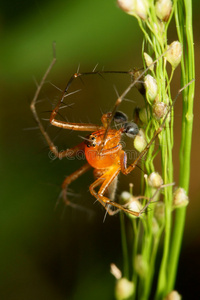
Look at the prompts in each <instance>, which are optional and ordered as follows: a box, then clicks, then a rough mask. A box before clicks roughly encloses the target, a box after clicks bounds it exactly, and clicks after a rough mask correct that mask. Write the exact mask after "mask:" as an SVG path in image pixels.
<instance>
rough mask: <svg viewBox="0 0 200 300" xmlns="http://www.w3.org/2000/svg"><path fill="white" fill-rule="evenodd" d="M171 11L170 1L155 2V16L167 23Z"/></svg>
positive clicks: (159, 0) (160, 0)
mask: <svg viewBox="0 0 200 300" xmlns="http://www.w3.org/2000/svg"><path fill="white" fill-rule="evenodd" d="M171 10H172V1H171V0H158V1H157V2H156V15H157V17H158V18H159V19H160V20H162V21H164V22H167V21H168V19H169V17H170V14H171Z"/></svg>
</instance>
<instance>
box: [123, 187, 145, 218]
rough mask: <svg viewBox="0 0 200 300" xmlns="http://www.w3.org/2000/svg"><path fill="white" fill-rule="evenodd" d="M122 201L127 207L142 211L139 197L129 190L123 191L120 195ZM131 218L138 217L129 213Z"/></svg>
mask: <svg viewBox="0 0 200 300" xmlns="http://www.w3.org/2000/svg"><path fill="white" fill-rule="evenodd" d="M120 202H121V203H123V204H126V205H127V208H128V209H129V210H131V211H134V212H140V211H141V209H142V204H141V203H140V201H139V200H138V198H137V197H134V196H133V195H131V194H130V193H129V192H122V193H121V196H120ZM128 216H129V217H130V218H137V217H135V216H134V215H131V214H129V215H128Z"/></svg>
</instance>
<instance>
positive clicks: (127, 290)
mask: <svg viewBox="0 0 200 300" xmlns="http://www.w3.org/2000/svg"><path fill="white" fill-rule="evenodd" d="M134 290H135V286H134V283H133V282H131V281H129V280H128V279H126V278H120V279H119V280H117V282H116V286H115V296H116V299H117V300H123V299H127V298H129V297H131V296H132V295H133V293H134Z"/></svg>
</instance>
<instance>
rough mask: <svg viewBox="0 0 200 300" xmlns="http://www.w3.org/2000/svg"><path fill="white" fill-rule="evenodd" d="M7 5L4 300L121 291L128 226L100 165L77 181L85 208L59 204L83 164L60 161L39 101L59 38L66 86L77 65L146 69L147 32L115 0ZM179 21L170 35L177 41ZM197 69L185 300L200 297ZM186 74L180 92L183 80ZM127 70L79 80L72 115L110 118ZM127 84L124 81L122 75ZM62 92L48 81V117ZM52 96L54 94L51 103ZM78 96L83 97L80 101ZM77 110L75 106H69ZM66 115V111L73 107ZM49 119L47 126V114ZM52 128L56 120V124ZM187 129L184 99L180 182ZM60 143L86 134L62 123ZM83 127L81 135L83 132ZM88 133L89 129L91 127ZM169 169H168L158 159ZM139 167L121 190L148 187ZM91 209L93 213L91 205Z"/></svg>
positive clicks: (56, 80) (57, 78)
mask: <svg viewBox="0 0 200 300" xmlns="http://www.w3.org/2000/svg"><path fill="white" fill-rule="evenodd" d="M193 2H194V7H195V8H196V7H197V5H198V2H197V1H193ZM1 6H2V7H1V12H0V24H1V26H0V28H1V29H0V34H1V41H0V44H1V46H0V58H1V59H0V60H1V63H0V84H1V109H0V111H1V127H0V134H1V147H0V152H1V175H0V176H1V178H0V180H1V189H0V195H1V200H0V201H1V206H0V207H1V208H0V232H1V238H0V241H1V246H0V257H1V267H0V285H1V288H0V293H1V299H9V300H10V299H44V298H47V299H94V295H95V299H102V298H103V299H113V289H114V283H115V280H114V278H113V277H112V275H110V273H109V268H110V263H112V262H114V263H116V264H117V265H118V266H119V267H120V268H121V267H122V259H121V246H120V227H119V219H118V216H117V217H113V218H111V217H107V218H106V220H105V222H103V218H104V211H103V210H102V209H101V207H100V206H99V205H98V204H97V203H96V204H93V203H94V199H93V198H92V197H91V196H90V194H89V192H88V187H89V184H90V183H91V182H92V180H93V178H92V173H91V172H89V173H88V175H85V176H83V177H81V178H80V179H79V180H78V181H77V182H75V183H74V184H73V185H72V186H71V188H72V190H73V192H74V193H75V195H72V197H73V198H74V199H75V201H77V202H78V203H79V204H80V205H81V206H82V207H87V208H88V209H89V212H88V211H86V209H83V210H77V211H75V210H72V209H70V208H66V209H65V208H64V206H63V204H62V202H60V203H59V204H58V206H57V207H56V208H55V204H56V201H57V199H58V195H59V192H60V184H61V183H62V181H63V179H64V178H65V176H66V175H68V174H70V173H71V172H73V171H75V170H76V169H77V168H78V167H80V165H81V164H82V162H80V161H67V160H63V161H59V160H55V161H54V162H52V161H51V160H50V159H49V157H48V152H49V151H48V148H47V147H46V144H45V142H44V140H43V137H42V136H41V134H40V133H39V131H38V130H28V129H29V128H31V127H34V126H35V122H34V119H33V117H32V114H31V111H30V108H29V104H30V101H31V99H32V97H33V95H34V92H35V89H36V85H35V81H34V79H33V78H36V80H37V81H39V80H40V79H41V77H42V76H43V74H44V72H45V70H46V68H47V66H48V65H49V64H50V62H51V59H52V43H53V41H56V52H57V54H56V55H57V60H58V61H57V64H56V66H55V68H54V69H53V70H52V72H51V74H50V75H49V80H50V81H51V82H52V83H53V84H55V85H56V86H57V87H59V88H61V89H63V88H64V87H65V85H66V83H67V80H68V79H69V77H70V76H71V75H72V74H73V73H74V72H76V70H77V67H78V65H79V63H80V67H81V71H91V70H92V69H93V68H94V66H95V65H96V64H97V63H99V68H100V69H101V68H102V67H105V69H106V70H129V69H131V68H133V67H141V66H142V59H141V43H142V35H141V32H140V29H139V27H138V25H137V22H136V20H135V19H134V18H132V17H130V16H128V15H126V14H125V13H123V12H122V11H120V9H118V7H117V5H116V3H115V1H114V0H110V1H106V0H101V1H92V0H85V1H78V0H76V1H65V2H64V1H60V0H58V1H56V2H54V1H49V0H46V1H42V2H39V1H28V2H27V1H22V0H19V1H7V2H5V1H4V3H3V4H1ZM198 28H199V16H198V9H196V10H194V33H195V45H194V46H195V52H196V66H197V67H198V63H199V59H200V57H199V30H198ZM173 32H174V30H173V25H171V27H170V30H169V43H171V42H172V41H173V40H175V39H176V36H174V35H173ZM197 67H196V101H195V120H194V135H193V148H192V159H191V184H190V204H189V206H188V211H187V219H186V228H185V234H184V241H183V249H182V253H181V259H180V268H179V274H178V279H177V285H176V288H177V290H178V291H179V292H180V293H181V294H182V295H183V296H184V297H183V298H184V299H198V296H197V295H198V294H199V267H200V265H199V255H198V254H199V249H200V240H199V232H200V230H199V228H200V222H199V207H200V204H199V195H200V192H199V175H198V174H199V167H200V158H199V109H200V107H199V101H198V94H199V90H198V89H199V87H198V86H199V84H198V82H199V70H198V68H197ZM179 75H180V74H179V71H177V72H176V75H175V79H174V84H173V92H172V93H173V95H175V94H176V93H177V90H178V88H179ZM127 80H130V79H127V78H124V77H123V78H120V79H116V78H110V77H109V78H108V79H107V78H106V80H105V81H104V80H101V78H91V79H86V80H84V85H83V84H82V83H81V82H76V83H75V85H74V89H78V88H81V89H82V91H81V92H82V93H81V95H84V93H85V95H86V98H84V97H85V96H81V97H82V98H81V97H80V98H79V97H77V98H73V97H72V98H71V99H70V100H69V101H70V102H71V103H75V105H73V107H72V108H71V109H70V113H69V110H68V111H66V113H68V114H70V120H72V121H78V122H79V121H83V122H87V121H88V119H89V120H90V121H92V122H94V123H99V122H100V116H101V111H103V112H106V111H109V110H110V109H111V108H112V105H113V104H114V101H115V99H116V94H115V91H114V88H113V83H114V84H115V85H116V87H117V89H118V91H119V92H120V91H123V89H124V87H126V86H127V82H128V83H129V82H130V81H127ZM121 82H122V83H121ZM58 95H59V91H57V90H56V89H55V88H53V87H52V86H50V85H49V86H48V85H45V87H44V92H43V94H42V96H41V99H42V98H44V99H47V100H45V101H44V102H41V105H40V104H38V110H39V112H40V117H41V118H44V119H45V118H46V119H47V118H48V117H49V113H48V112H46V113H45V111H47V110H50V109H51V108H52V107H51V102H50V101H53V100H54V102H53V103H55V99H57V97H58ZM130 98H131V99H134V100H135V103H131V102H124V104H123V105H122V107H121V109H122V110H123V111H125V112H126V113H128V115H129V117H130V118H132V112H133V109H134V107H135V106H136V105H140V104H141V103H142V102H141V97H140V95H138V93H137V91H136V92H133V95H132V96H131V95H130ZM49 100H50V101H49ZM75 100H76V101H75ZM68 109H69V108H68ZM63 114H64V112H63ZM44 124H46V126H48V125H47V122H46V123H45V121H44ZM49 130H50V132H51V130H52V128H50V129H49ZM180 130H181V100H180V99H179V101H178V102H177V103H176V107H175V147H174V157H175V158H174V162H175V165H174V169H175V181H176V182H178V178H179V173H178V168H179V164H178V149H179V145H180V138H181V137H180ZM51 134H52V136H53V137H56V142H58V145H59V146H60V149H65V148H67V147H70V146H73V145H75V144H76V143H79V142H80V137H77V133H75V134H73V133H72V134H71V133H70V132H66V131H65V132H61V133H60V132H58V131H52V133H51ZM78 134H79V133H78ZM82 135H84V134H82ZM158 168H159V167H158ZM140 175H141V171H140V170H139V169H138V170H136V171H135V172H133V174H132V175H131V176H128V177H125V176H121V177H120V183H119V186H118V191H117V193H118V194H120V193H121V192H122V191H123V190H127V189H128V182H133V183H134V193H135V194H138V193H139V188H138V187H139V180H138V179H137V178H139V177H140ZM91 211H93V212H92V213H91Z"/></svg>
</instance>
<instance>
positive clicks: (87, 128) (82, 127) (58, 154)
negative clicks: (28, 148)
mask: <svg viewBox="0 0 200 300" xmlns="http://www.w3.org/2000/svg"><path fill="white" fill-rule="evenodd" d="M55 63H56V57H55V49H54V57H53V60H52V62H51V64H50V65H49V67H48V68H47V70H46V72H45V74H44V76H43V77H42V80H41V82H40V84H39V85H38V87H37V90H36V92H35V95H34V97H33V100H32V102H31V105H30V108H31V110H32V113H33V116H34V118H35V120H36V122H37V124H38V127H39V129H40V131H41V133H42V135H43V136H44V138H45V140H46V142H47V144H48V145H49V148H50V150H51V151H52V152H53V154H54V155H55V156H56V157H58V158H60V159H62V158H63V157H71V156H74V155H75V154H76V153H77V151H79V150H83V149H84V143H81V144H79V145H78V146H75V147H74V148H71V149H67V150H65V151H60V152H59V151H58V149H57V147H56V146H55V144H54V143H53V141H52V139H51V138H50V136H49V135H48V133H47V132H46V130H45V128H44V126H43V124H42V122H41V120H40V118H39V116H38V113H37V110H36V103H37V99H38V96H39V94H40V91H41V89H42V87H43V85H44V83H45V81H46V78H47V76H48V74H49V73H50V71H51V69H52V68H53V66H54V64H55ZM52 124H53V123H52ZM72 124H73V123H67V122H64V121H57V123H56V122H55V124H53V125H55V126H57V127H61V128H67V129H71V130H80V131H83V130H84V131H94V130H99V129H101V128H102V127H101V126H98V125H92V124H77V123H74V125H72Z"/></svg>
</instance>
